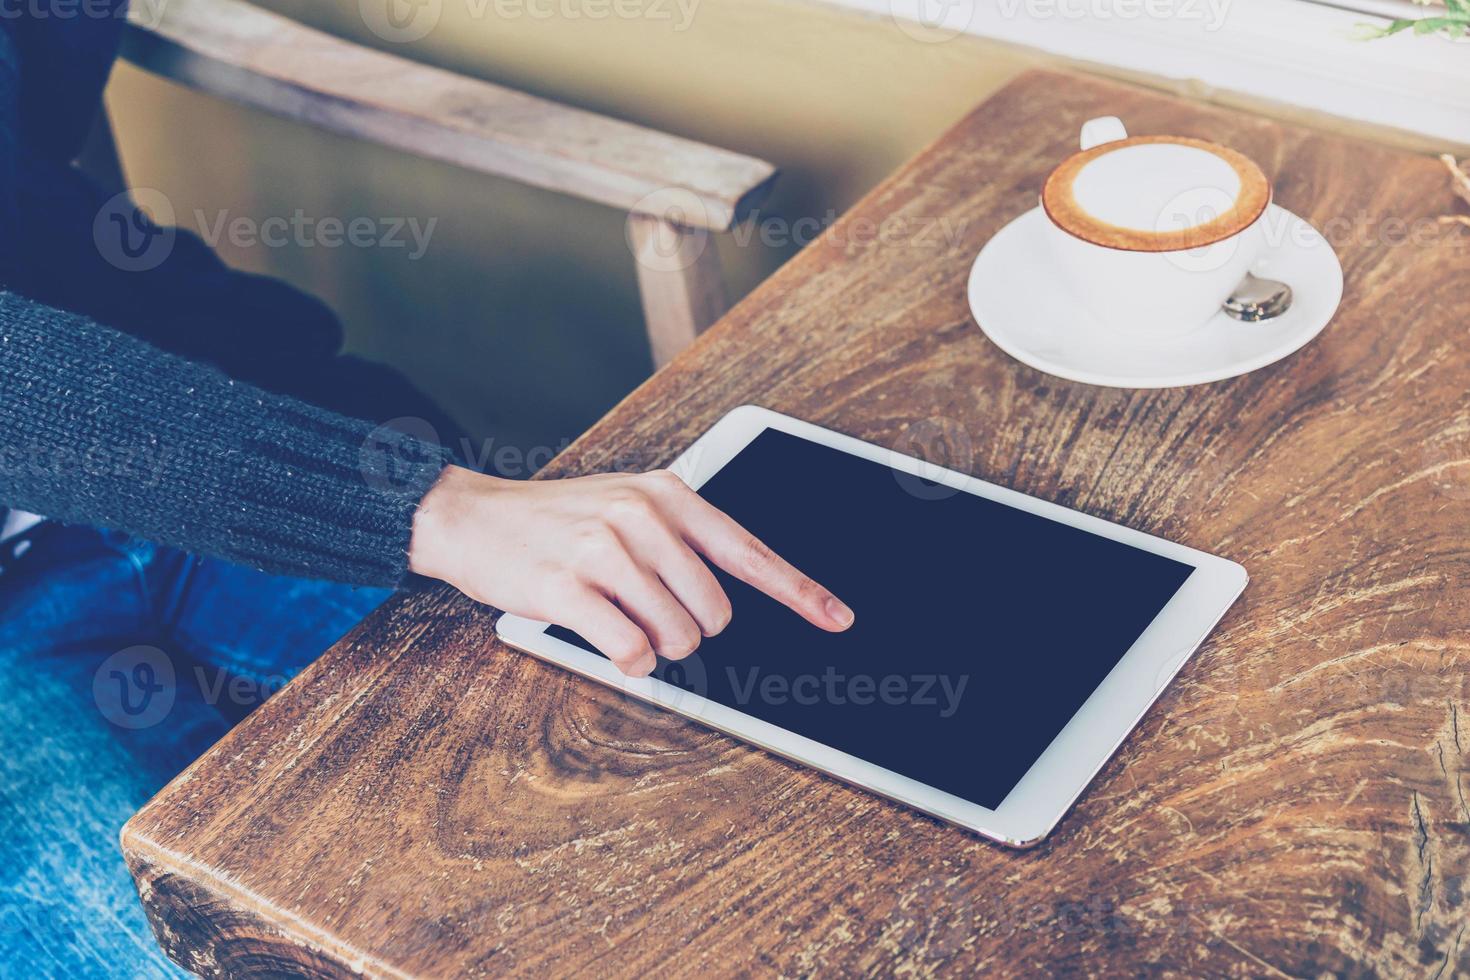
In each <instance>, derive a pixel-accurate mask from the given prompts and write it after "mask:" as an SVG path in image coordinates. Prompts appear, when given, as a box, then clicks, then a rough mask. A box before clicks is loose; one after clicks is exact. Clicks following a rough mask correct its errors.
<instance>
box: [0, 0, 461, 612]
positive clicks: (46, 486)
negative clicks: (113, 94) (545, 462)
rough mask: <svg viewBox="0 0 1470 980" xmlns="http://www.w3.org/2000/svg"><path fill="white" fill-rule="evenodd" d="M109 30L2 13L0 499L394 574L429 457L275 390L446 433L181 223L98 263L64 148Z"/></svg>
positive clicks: (375, 575) (144, 531)
mask: <svg viewBox="0 0 1470 980" xmlns="http://www.w3.org/2000/svg"><path fill="white" fill-rule="evenodd" d="M89 9H95V5H93V6H92V7H91V8H89ZM120 25H121V20H120V18H116V17H114V18H111V19H107V18H96V17H86V16H77V17H71V18H56V17H51V18H38V19H33V18H32V17H31V15H29V14H24V13H23V14H21V15H20V16H19V17H18V18H16V17H8V18H5V19H3V20H0V287H3V288H0V506H6V507H13V508H17V509H22V510H29V511H35V512H37V513H42V514H46V515H47V516H50V517H54V518H58V519H61V520H65V521H69V522H74V523H85V524H92V525H98V526H102V527H108V528H114V529H118V530H123V531H126V532H128V533H130V534H133V535H136V536H138V537H142V538H146V539H149V540H152V541H156V542H159V543H162V544H167V545H172V546H174V547H177V548H181V549H184V550H187V551H192V552H197V553H202V554H208V555H214V556H218V557H222V558H225V559H228V560H231V561H237V562H241V563H244V564H248V565H251V566H253V567H257V568H262V569H265V570H267V571H272V572H277V573H281V574H291V575H300V576H313V577H321V578H331V579H337V580H339V581H344V582H357V583H363V584H375V585H391V584H395V583H397V582H398V581H399V580H400V579H401V578H402V577H403V576H404V574H405V570H406V567H407V549H408V542H409V535H410V532H411V529H412V517H413V512H414V509H415V508H416V506H417V504H418V501H419V499H420V498H421V497H422V495H423V494H424V492H425V491H426V490H427V489H428V487H429V486H430V485H432V483H433V482H434V480H435V479H436V478H437V477H438V474H439V472H440V471H441V470H442V468H443V466H444V465H445V463H446V461H447V454H446V453H445V452H444V451H443V450H442V449H440V448H439V446H438V444H437V442H435V441H433V440H420V439H416V438H413V437H411V436H407V435H403V434H401V433H399V432H397V431H395V430H391V429H387V428H382V427H380V426H378V425H375V424H374V422H373V421H367V420H364V419H360V418H354V417H351V416H350V415H348V414H340V413H338V412H333V411H328V410H325V409H323V408H319V407H316V406H314V405H312V404H308V403H307V402H306V401H304V400H301V399H299V398H293V397H291V396H290V394H288V393H290V392H297V393H308V392H309V393H310V395H311V397H313V398H314V399H315V400H318V401H325V402H328V403H330V404H332V405H333V407H336V408H341V409H344V410H345V411H347V412H350V413H352V414H353V415H360V416H369V417H375V418H379V419H383V418H391V417H402V416H413V417H414V418H416V419H422V420H423V421H424V425H421V426H419V428H420V429H426V428H435V429H437V431H439V432H441V433H443V434H444V435H445V436H446V437H447V436H448V435H449V434H450V431H451V430H447V429H446V427H447V425H448V424H449V423H447V421H445V420H444V419H443V417H442V416H440V415H438V414H437V412H436V410H435V409H433V408H432V406H430V405H428V404H427V403H426V402H424V401H423V400H422V399H421V398H420V397H419V396H418V395H417V393H416V392H414V391H413V390H412V389H411V388H410V387H409V386H408V385H406V384H405V383H404V382H403V381H402V380H401V379H399V378H397V377H396V376H393V375H391V374H390V373H388V372H386V371H385V370H383V369H381V368H374V367H372V366H370V365H367V364H365V363H363V362H356V361H353V360H352V359H350V358H340V357H336V356H335V352H336V349H337V347H338V345H339V344H340V340H341V336H340V331H339V329H338V327H337V324H336V321H335V320H334V319H333V318H332V317H331V315H330V313H329V312H328V311H327V310H326V309H325V307H323V306H321V304H319V303H317V302H315V301H314V300H311V299H310V298H308V297H306V296H304V295H302V294H300V293H297V292H295V291H294V290H291V289H289V288H288V287H285V286H283V285H281V284H279V283H275V282H272V281H270V280H265V279H262V278H260V277H256V276H249V275H244V274H241V273H236V272H233V271H231V270H229V269H227V268H225V267H224V266H223V265H222V264H220V263H219V261H218V260H217V259H216V258H215V257H214V256H213V255H212V254H211V253H210V252H209V250H208V249H206V248H205V247H204V246H203V244H202V243H201V242H199V241H198V239H196V238H194V237H193V236H190V235H187V234H185V233H183V232H179V233H178V235H177V238H176V239H175V240H174V242H173V244H172V248H171V251H170V252H169V254H168V257H167V259H166V260H165V261H163V262H162V263H161V264H159V265H158V266H157V267H156V268H151V269H148V270H146V271H129V270H127V269H126V268H119V267H118V265H119V264H118V263H117V262H115V261H109V259H108V256H107V255H105V254H104V251H105V249H103V248H102V246H101V245H100V243H99V241H98V239H96V238H95V237H94V229H93V224H94V221H95V220H96V218H97V215H98V214H99V210H101V209H103V208H104V207H106V204H105V202H106V201H107V199H108V195H106V194H103V193H101V192H99V191H97V190H96V189H95V188H93V187H91V186H90V185H89V184H87V183H86V182H85V181H84V180H82V179H81V178H80V177H79V176H78V175H77V174H76V173H75V172H74V171H73V170H72V169H71V168H70V167H69V166H68V161H69V159H70V157H71V156H72V155H74V154H75V153H76V152H77V149H78V141H79V140H80V139H81V137H82V136H83V134H85V132H86V129H87V126H88V124H89V123H90V119H91V115H92V114H93V113H94V112H95V110H96V107H97V104H98V99H99V96H100V89H101V85H102V83H103V82H104V80H105V78H106V75H107V69H108V66H109V65H110V64H111V60H112V58H113V56H114V53H115V50H116V44H117V34H118V30H119V29H120ZM115 206H116V205H114V207H115ZM123 207H124V208H126V209H128V211H129V214H128V218H129V220H137V221H142V220H144V219H143V218H142V216H141V213H132V212H131V209H130V206H129V205H126V204H124V205H123ZM124 265H125V263H124ZM205 361H208V362H210V363H208V364H206V363H203V362H205Z"/></svg>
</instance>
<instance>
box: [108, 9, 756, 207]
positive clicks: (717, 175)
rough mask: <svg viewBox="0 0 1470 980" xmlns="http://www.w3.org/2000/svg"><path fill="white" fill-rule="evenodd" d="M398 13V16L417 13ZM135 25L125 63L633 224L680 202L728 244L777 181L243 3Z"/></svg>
mask: <svg viewBox="0 0 1470 980" xmlns="http://www.w3.org/2000/svg"><path fill="white" fill-rule="evenodd" d="M397 4H398V0H389V6H390V8H392V9H393V10H395V11H396V12H397V14H398V15H399V16H402V14H404V13H409V14H412V15H414V16H417V14H418V13H419V11H418V10H417V8H416V7H415V6H414V5H412V4H401V5H397ZM395 5H397V6H395ZM400 7H401V8H402V9H399V8H400ZM362 9H363V15H364V17H365V18H367V17H368V14H369V11H370V10H372V9H375V8H373V7H372V5H371V4H368V3H364V4H363V5H362ZM492 11H493V8H492ZM128 20H129V31H128V36H127V38H126V43H125V45H124V54H125V55H126V56H127V58H128V60H130V61H132V62H134V63H136V64H138V65H140V66H141V67H143V68H146V69H148V70H149V71H153V72H156V73H157V74H160V75H163V76H164V77H166V78H172V79H174V80H175V81H178V82H182V83H183V84H185V85H189V86H191V87H193V88H197V89H200V90H201V91H205V92H210V93H212V94H214V95H218V96H221V97H223V98H227V99H232V100H234V101H237V102H243V103H245V104H246V105H252V106H256V107H258V108H262V109H265V110H267V111H269V112H274V113H277V114H279V115H284V116H290V117H293V118H296V119H301V120H303V121H305V122H308V123H310V124H311V125H313V126H320V127H323V128H325V129H331V130H334V131H336V132H341V133H346V134H348V135H350V136H356V137H359V138H361V139H367V140H372V141H373V142H376V143H383V144H385V145H387V146H393V147H397V148H399V149H403V150H407V151H409V152H410V153H413V154H415V155H417V156H425V157H433V158H435V159H439V160H447V161H449V162H451V163H456V164H459V165H460V166H463V167H468V168H470V169H472V170H479V171H482V172H484V173H491V174H498V175H500V176H504V177H510V178H512V179H514V180H518V181H521V182H522V183H526V184H532V185H534V186H536V187H545V188H549V189H551V190H554V191H559V192H562V193H566V194H572V195H575V196H577V197H583V198H586V199H587V200H590V201H597V202H599V203H602V204H608V205H611V206H613V207H616V208H621V209H623V210H625V211H644V210H648V209H649V204H648V201H649V199H650V195H652V199H653V200H654V201H655V202H657V201H659V200H661V197H660V195H666V194H668V193H669V192H670V191H671V190H675V191H677V192H679V193H680V194H682V195H684V196H686V197H687V198H689V199H690V200H692V201H693V202H694V203H695V205H696V206H695V207H693V208H690V209H688V213H687V214H686V216H685V219H684V221H683V224H685V225H689V226H693V227H699V228H708V229H711V230H714V231H724V230H727V229H729V228H731V227H733V226H734V225H735V224H737V223H738V222H739V221H740V220H741V219H742V218H743V217H744V216H745V215H746V214H748V213H749V212H750V210H751V209H752V208H753V207H755V206H756V205H757V204H759V203H760V201H761V199H762V198H763V197H764V196H765V194H766V192H767V191H768V190H769V189H770V185H771V183H772V182H773V181H774V180H775V176H776V170H775V168H774V167H772V166H771V165H770V164H769V163H767V162H765V161H764V160H757V159H755V158H754V157H748V156H744V155H742V154H739V153H732V152H730V151H728V150H721V149H718V148H716V147H712V146H707V145H705V144H703V143H697V142H695V141H693V140H687V139H681V138H679V137H677V136H670V135H667V134H665V133H660V132H657V131H655V130H651V129H646V128H644V127H642V126H635V125H633V124H631V123H625V122H620V121H618V120H616V119H609V118H607V117H606V116H599V115H597V114H595V113H591V112H584V111H582V110H580V109H572V108H568V107H567V106H563V105H558V104H557V103H555V102H549V101H547V100H545V99H538V98H535V97H534V96H530V95H526V94H525V93H523V92H517V91H514V90H513V89H507V88H502V87H501V86H499V85H492V84H490V83H489V82H483V81H480V80H478V79H474V78H468V77H465V76H463V75H456V74H454V73H453V72H448V71H444V70H442V69H439V68H434V67H431V66H429V65H424V64H419V63H418V62H414V61H410V60H409V59H407V58H400V57H397V56H395V55H391V54H386V53H384V52H381V51H375V50H373V49H371V48H365V47H362V46H361V45H357V44H352V43H350V42H347V41H343V40H341V39H339V38H335V37H332V36H331V35H329V34H325V33H323V32H321V31H317V30H312V29H311V28H309V27H304V26H302V25H301V24H298V23H296V22H295V21H292V20H289V19H287V18H285V17H281V16H279V15H277V14H273V13H271V12H269V11H267V10H262V9H261V8H259V7H256V6H254V5H253V4H250V3H246V2H243V0H153V2H139V3H135V4H133V5H132V7H131V9H130V11H129V14H128ZM368 23H369V26H370V27H371V26H372V21H371V19H369V21H368ZM392 27H393V25H392V23H391V22H388V21H385V22H384V25H383V29H384V30H391V28H392ZM390 36H396V35H391V34H390ZM653 207H654V208H655V209H656V208H657V207H658V205H657V204H655V205H654V206H653ZM653 213H659V212H658V211H657V210H654V212H653Z"/></svg>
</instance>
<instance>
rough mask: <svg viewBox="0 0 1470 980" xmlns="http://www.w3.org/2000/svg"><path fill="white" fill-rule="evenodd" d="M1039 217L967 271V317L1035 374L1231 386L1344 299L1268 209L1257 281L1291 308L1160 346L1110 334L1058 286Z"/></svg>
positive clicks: (1301, 240)
mask: <svg viewBox="0 0 1470 980" xmlns="http://www.w3.org/2000/svg"><path fill="white" fill-rule="evenodd" d="M1045 224H1046V216H1045V215H1044V214H1043V212H1042V210H1041V208H1039V207H1038V208H1035V209H1033V210H1031V211H1027V212H1026V213H1025V214H1023V215H1021V216H1020V217H1019V218H1017V219H1016V220H1015V221H1012V222H1011V223H1010V224H1008V225H1006V226H1005V227H1004V228H1002V229H1001V230H1000V231H999V232H998V233H997V234H996V236H995V237H994V238H992V239H991V240H990V241H989V242H987V243H986V244H985V247H984V248H983V249H981V250H980V255H979V256H978V257H976V259H975V265H974V267H973V268H972V269H971V270H970V285H969V295H970V312H971V313H972V314H974V316H975V322H976V323H978V324H979V325H980V329H981V330H983V331H985V335H986V336H987V337H989V338H990V339H991V340H992V341H994V342H995V345H996V346H997V347H999V348H1000V349H1001V350H1003V351H1005V352H1006V353H1007V354H1009V355H1011V356H1012V357H1014V358H1015V359H1016V360H1018V361H1020V362H1021V363H1022V364H1027V365H1030V366H1031V367H1034V368H1036V369H1037V370H1038V371H1045V372H1046V373H1047V374H1054V375H1056V376H1057V377H1060V378H1066V379H1068V380H1070V381H1081V382H1083V383H1084V384H1093V385H1106V386H1108V387H1111V388H1173V387H1177V386H1179V385H1197V384H1204V383H1205V382H1208V381H1220V380H1222V379H1224V378H1233V377H1235V376H1236V375H1239V374H1245V373H1246V372H1247V371H1254V370H1256V369H1257V368H1261V367H1265V366H1266V365H1267V364H1272V363H1274V362H1276V361H1279V360H1281V359H1282V358H1283V357H1285V356H1287V355H1288V354H1291V353H1294V352H1295V351H1297V350H1299V349H1300V348H1301V347H1302V346H1303V345H1305V344H1306V343H1307V342H1308V341H1309V340H1311V339H1312V338H1313V337H1315V336H1317V334H1319V333H1321V332H1322V328H1323V327H1325V326H1327V322H1328V321H1329V320H1331V319H1332V314H1333V313H1334V312H1336V310H1337V304H1338V302H1339V301H1340V300H1341V299H1342V265H1341V264H1340V263H1339V262H1338V261H1337V255H1336V254H1335V253H1334V252H1333V251H1332V246H1330V245H1329V244H1327V241H1326V240H1325V239H1324V238H1323V237H1322V236H1321V235H1320V234H1319V233H1318V232H1317V230H1316V229H1315V228H1313V227H1312V226H1311V225H1309V224H1307V223H1306V222H1305V221H1303V220H1302V219H1301V218H1298V217H1297V216H1296V215H1294V214H1292V213H1291V212H1290V211H1287V210H1286V209H1285V208H1280V207H1277V206H1276V205H1274V204H1273V205H1272V206H1271V211H1270V213H1269V214H1268V215H1267V226H1266V232H1267V234H1266V238H1267V241H1268V244H1267V246H1266V251H1265V253H1264V254H1263V256H1262V257H1261V259H1260V260H1258V262H1257V264H1256V267H1255V270H1254V271H1255V272H1256V273H1257V274H1258V275H1264V276H1267V277H1269V278H1272V279H1279V280H1281V281H1282V282H1284V283H1287V284H1288V285H1290V286H1291V289H1292V292H1293V294H1294V298H1293V300H1292V304H1291V309H1289V310H1287V311H1286V312H1285V313H1283V314H1282V315H1281V316H1279V317H1277V318H1276V319H1274V320H1265V321H1262V322H1261V323H1241V322H1240V321H1238V320H1232V319H1231V318H1230V317H1228V316H1226V315H1225V314H1224V313H1217V314H1215V315H1214V316H1213V317H1211V318H1210V319H1209V320H1207V321H1206V322H1204V323H1202V324H1200V325H1199V326H1197V327H1193V328H1191V329H1189V330H1186V331H1184V332H1182V333H1180V334H1179V335H1177V336H1173V337H1169V338H1167V339H1165V340H1135V339H1124V338H1119V337H1116V336H1114V335H1111V334H1109V333H1108V332H1107V330H1106V329H1105V328H1104V327H1102V326H1100V325H1099V324H1097V323H1096V322H1095V321H1094V320H1093V318H1092V316H1091V314H1089V313H1088V311H1087V310H1086V309H1084V308H1083V307H1082V305H1081V303H1080V302H1079V301H1078V300H1077V298H1076V297H1075V296H1073V294H1072V291H1071V290H1070V289H1068V288H1067V286H1066V284H1065V283H1063V282H1061V281H1060V280H1059V279H1058V278H1057V274H1056V263H1055V262H1054V261H1053V260H1052V258H1051V255H1050V253H1049V251H1048V249H1047V244H1046V239H1045V237H1044V236H1043V234H1042V232H1043V229H1044V227H1045Z"/></svg>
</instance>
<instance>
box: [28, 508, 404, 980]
mask: <svg viewBox="0 0 1470 980" xmlns="http://www.w3.org/2000/svg"><path fill="white" fill-rule="evenodd" d="M20 540H21V542H22V543H20V544H18V545H17V544H15V543H13V542H6V543H5V544H4V545H0V558H4V559H6V562H5V567H4V570H3V572H0V677H3V678H4V681H5V684H4V689H3V691H0V841H3V842H4V847H5V850H6V854H5V859H4V860H3V862H0V975H5V976H26V977H49V976H57V977H78V976H87V977H129V978H132V977H140V976H143V977H150V976H177V975H181V973H180V971H179V970H178V969H177V968H176V967H174V966H173V965H172V964H170V963H169V962H168V961H167V960H166V959H165V958H164V956H163V954H162V953H161V952H160V951H159V948H158V946H157V945H156V944H155V942H154V940H153V934H152V932H151V931H150V930H149V928H148V925H147V922H146V921H145V919H144V916H143V910H142V907H141V905H140V904H139V902H138V897H137V894H136V893H135V892H134V890H133V885H132V881H131V879H130V878H129V876H128V872H127V868H126V867H125V866H124V864H123V860H122V854H121V851H120V849H119V846H118V831H119V829H120V828H121V827H122V824H123V822H124V821H126V820H127V819H128V817H130V816H131V815H132V814H133V812H134V811H136V810H137V809H138V808H139V807H140V806H142V805H143V804H144V803H145V802H147V801H148V799H149V797H151V796H152V795H153V794H154V793H156V792H157V791H158V790H159V789H160V788H162V787H163V785H164V783H166V782H168V780H170V779H171V778H173V777H174V776H175V775H176V774H178V772H179V771H180V770H182V769H183V768H184V767H185V766H187V765H188V764H189V763H190V762H192V761H193V760H194V759H195V758H197V757H198V756H199V755H200V754H201V753H203V752H204V750H205V749H207V748H208V747H209V746H210V745H211V744H213V743H214V742H215V740H216V739H218V738H219V737H220V736H221V735H223V734H224V733H225V732H226V731H227V730H228V729H229V727H230V726H231V725H232V724H233V723H234V722H235V721H237V720H239V719H240V718H242V717H244V715H245V714H247V713H248V712H249V711H250V709H251V708H253V707H254V706H255V705H256V704H258V703H259V702H260V701H261V700H263V699H264V698H265V697H267V696H269V695H270V694H271V693H272V692H273V691H274V690H276V689H277V688H279V687H280V686H281V685H282V684H284V683H285V681H286V680H287V679H288V678H289V677H290V676H292V675H294V674H295V673H296V672H297V671H299V670H300V669H301V668H302V667H305V666H306V665H307V664H309V663H310V662H311V661H312V660H314V659H315V658H316V657H317V655H318V654H320V653H321V652H322V651H323V650H325V649H326V648H327V647H328V646H330V645H331V644H332V643H333V641H335V640H336V639H337V638H338V637H340V636H341V635H342V634H343V633H345V632H346V631H347V630H348V629H350V628H351V627H352V626H353V625H354V624H356V623H357V621H358V620H360V619H361V618H362V617H363V616H364V615H366V614H367V613H368V612H369V611H370V610H372V609H373V607H375V606H377V605H378V604H379V603H380V602H382V601H383V599H384V598H386V597H387V595H388V593H387V592H386V591H385V590H382V589H368V588H354V587H351V586H345V585H338V584H335V583H330V582H318V581H307V580H302V579H291V578H280V577H277V576H272V575H266V574H264V573H261V572H255V571H251V570H250V569H247V568H243V567H240V566H238V565H231V564H228V563H226V562H221V561H216V560H212V559H207V558H199V557H196V556H193V555H187V554H184V553H182V552H179V551H175V550H172V549H170V548H162V547H158V546H156V545H152V544H148V543H146V542H142V541H135V540H132V539H130V538H128V537H126V536H124V535H120V534H115V533H112V532H107V531H97V530H93V529H90V528H79V527H66V526H63V525H59V524H55V523H50V522H48V523H46V524H42V525H40V526H39V527H37V528H34V529H32V530H31V531H30V532H28V533H27V534H26V535H25V536H23V538H22V539H20ZM15 551H20V552H21V553H20V554H19V556H18V557H16V556H14V555H13V554H12V552H15ZM11 559H13V560H11Z"/></svg>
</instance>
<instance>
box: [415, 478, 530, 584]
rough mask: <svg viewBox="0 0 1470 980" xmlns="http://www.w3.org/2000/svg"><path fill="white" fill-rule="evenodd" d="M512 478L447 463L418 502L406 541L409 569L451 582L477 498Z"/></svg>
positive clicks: (461, 552) (461, 556) (479, 498)
mask: <svg viewBox="0 0 1470 980" xmlns="http://www.w3.org/2000/svg"><path fill="white" fill-rule="evenodd" d="M509 482H511V481H508V480H503V479H500V478H499V477H493V476H486V475H485V474H483V473H476V472H475V471H474V470H469V469H466V468H464V467H463V466H455V465H452V464H451V465H449V466H446V467H444V471H443V472H442V473H440V474H439V479H438V480H436V481H435V482H434V485H433V486H431V487H430V488H429V490H428V492H427V493H425V494H424V496H423V498H422V499H421V500H420V501H419V505H418V509H417V510H415V511H414V515H413V531H412V534H411V536H410V538H409V543H408V568H409V571H411V572H413V573H414V574H416V575H424V576H427V577H429V578H436V579H441V580H443V581H446V582H452V581H454V579H455V567H456V566H457V564H459V562H460V561H461V560H462V558H463V551H464V545H465V528H466V527H468V526H470V525H471V524H472V523H473V522H474V516H473V510H474V504H475V503H476V501H478V500H481V499H483V497H484V495H485V493H486V492H487V491H492V492H493V491H494V490H495V489H498V487H499V485H501V484H505V483H509ZM477 537H480V536H478V535H477Z"/></svg>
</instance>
